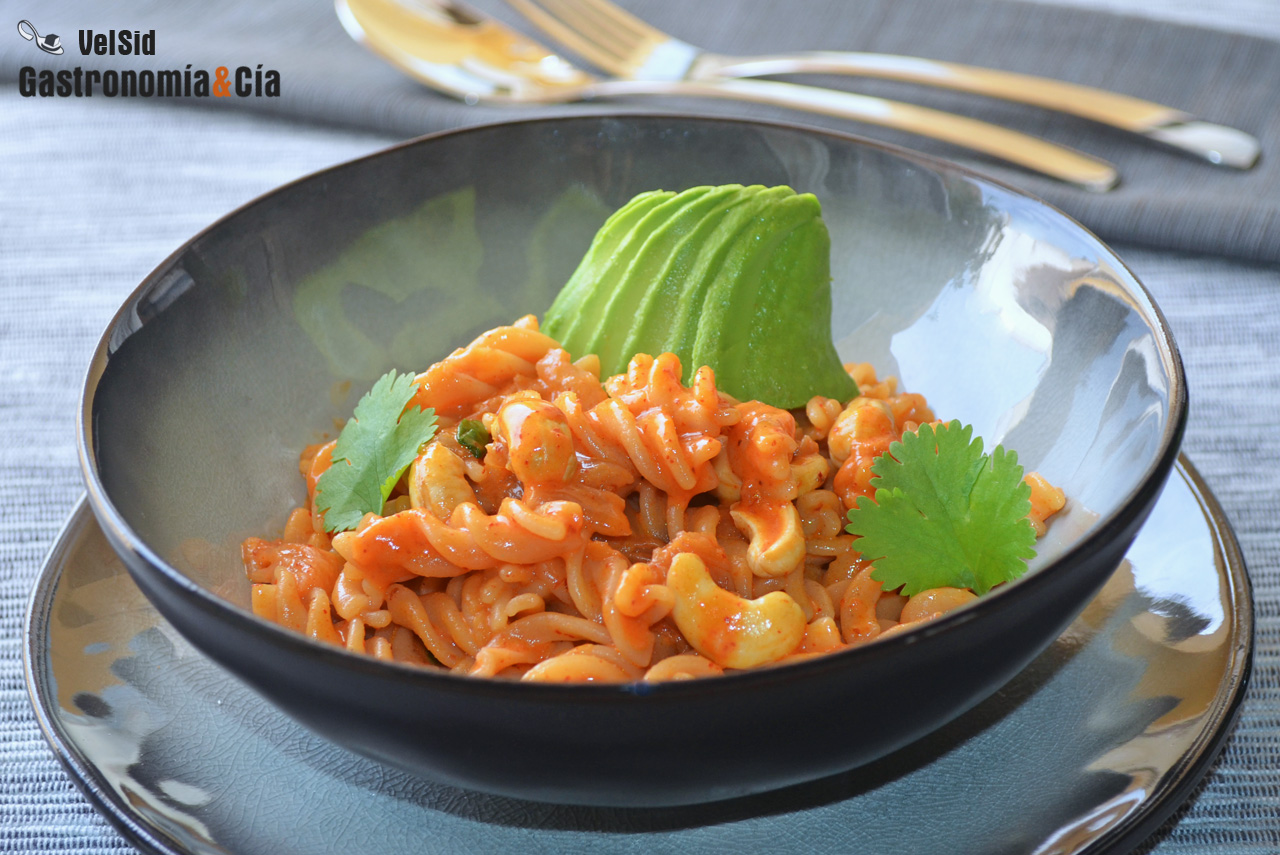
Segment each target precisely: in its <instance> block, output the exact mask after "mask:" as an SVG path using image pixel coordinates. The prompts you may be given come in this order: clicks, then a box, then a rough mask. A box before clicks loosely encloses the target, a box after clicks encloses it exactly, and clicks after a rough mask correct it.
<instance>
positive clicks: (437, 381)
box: [243, 317, 1065, 682]
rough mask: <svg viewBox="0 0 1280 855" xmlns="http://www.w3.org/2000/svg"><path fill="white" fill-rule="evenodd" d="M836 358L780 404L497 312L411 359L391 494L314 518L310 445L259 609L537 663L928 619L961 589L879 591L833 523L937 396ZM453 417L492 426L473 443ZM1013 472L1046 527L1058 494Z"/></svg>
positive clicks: (713, 661) (283, 619)
mask: <svg viewBox="0 0 1280 855" xmlns="http://www.w3.org/2000/svg"><path fill="white" fill-rule="evenodd" d="M846 369H847V370H848V371H849V372H850V374H851V375H852V376H853V378H854V379H855V380H856V381H857V383H858V386H859V389H860V395H859V396H858V397H857V398H854V399H853V400H852V401H844V402H841V401H835V400H833V399H829V398H822V397H815V398H813V399H812V400H810V401H809V403H808V405H807V406H806V407H804V408H803V409H802V410H797V411H795V412H788V411H786V410H780V409H778V408H776V407H771V406H769V405H767V404H763V403H761V402H759V401H746V402H738V401H735V400H733V399H732V398H730V397H728V396H727V395H724V394H723V393H721V392H719V391H718V390H717V389H716V387H715V378H714V376H713V375H712V372H711V370H710V369H708V368H705V367H704V368H701V369H699V370H698V371H697V372H696V374H695V375H694V379H693V382H692V384H691V385H689V386H685V385H684V384H683V383H682V382H681V377H682V366H681V365H680V362H679V360H678V358H677V357H675V356H674V355H673V354H669V353H668V354H661V355H659V356H656V357H652V356H646V355H643V354H640V355H637V356H636V357H635V358H634V359H632V361H631V364H630V366H629V367H628V370H627V372H626V373H625V374H621V375H618V376H616V377H611V378H607V379H604V380H603V381H602V380H601V378H600V376H599V363H598V360H596V359H595V358H594V357H591V356H588V357H584V358H582V359H579V360H577V361H570V359H569V357H568V355H567V354H566V353H565V351H564V350H563V349H561V348H560V347H559V345H558V343H557V342H556V341H555V340H554V339H551V338H549V337H548V336H546V335H545V334H543V333H541V332H539V331H538V327H537V321H536V320H535V319H534V318H532V317H525V318H522V319H521V320H519V321H517V322H516V323H515V324H513V325H511V326H507V327H499V328H498V329H495V330H491V331H489V332H487V333H485V334H484V335H482V336H480V337H479V338H478V339H476V340H475V341H474V342H472V343H471V344H470V345H468V346H467V347H465V348H460V349H459V350H456V351H454V353H452V354H451V355H450V356H448V357H446V358H445V359H443V360H441V361H440V362H438V363H436V364H435V365H433V366H431V367H430V368H429V369H427V371H425V372H424V373H422V374H421V375H419V376H418V377H417V378H416V381H415V382H416V384H417V391H416V393H415V397H414V399H413V401H412V404H416V405H419V406H422V407H433V408H435V410H436V412H437V414H438V415H439V417H440V422H439V425H440V429H439V431H438V433H437V434H436V436H435V437H434V438H433V439H432V441H431V442H430V443H428V444H427V445H426V446H425V447H424V448H423V450H422V451H421V453H420V454H419V456H418V458H417V460H415V462H414V463H413V465H412V466H411V467H410V468H409V470H408V472H407V473H406V474H405V476H404V478H403V479H402V480H401V482H400V484H399V485H398V486H397V487H396V489H395V490H394V491H393V493H392V495H391V498H390V499H389V500H388V502H387V503H386V506H385V507H384V508H383V513H382V514H381V515H376V514H369V515H367V516H366V517H365V519H364V520H362V521H361V523H360V525H359V526H358V527H357V528H356V529H355V530H353V531H349V532H343V533H340V534H337V535H334V536H332V537H330V536H329V535H327V534H325V533H324V528H323V520H322V519H321V518H320V516H319V515H318V513H317V511H316V504H315V492H316V482H317V480H318V479H319V477H320V475H321V474H322V473H323V472H324V471H325V469H326V468H327V467H328V466H329V463H330V453H331V451H332V447H333V444H332V443H328V444H325V445H321V446H310V447H308V448H307V449H305V450H304V451H303V453H302V455H301V459H300V463H299V467H300V470H301V472H302V474H303V476H304V478H305V480H306V485H307V492H308V503H307V506H306V507H303V508H299V509H297V510H295V511H294V512H293V514H292V515H291V516H290V518H289V521H288V523H287V524H286V526H285V529H284V532H283V535H282V537H281V539H279V540H276V541H265V540H262V539H260V538H249V539H248V540H246V541H245V542H244V545H243V557H244V564H245V571H246V573H247V575H248V577H249V580H250V582H251V583H252V584H253V598H252V602H253V608H254V611H255V612H256V613H257V614H259V615H260V616H262V617H264V618H267V619H268V620H272V621H275V622H277V623H280V624H282V625H285V626H288V627H290V628H292V629H294V630H296V631H299V632H303V633H306V634H307V635H309V636H311V637H313V638H315V639H317V640H319V641H323V642H326V643H329V644H334V645H339V646H342V647H345V648H346V649H347V650H349V651H352V652H354V653H359V654H364V655H369V656H374V657H377V658H380V659H384V660H389V661H399V662H404V663H408V664H413V665H417V666H421V667H424V668H436V669H447V670H451V671H454V672H457V673H462V674H470V675H475V676H485V677H500V678H511V679H523V680H530V681H535V680H536V681H550V682H620V681H633V680H649V681H661V680H686V679H694V678H700V677H706V676H714V675H717V674H723V673H725V672H726V671H730V670H735V669H745V668H755V667H761V666H767V665H772V664H777V663H785V662H789V661H797V660H800V659H804V658H807V657H810V656H815V655H822V654H826V653H830V652H833V651H836V650H841V649H844V648H846V647H849V646H852V645H858V644H864V643H867V642H869V641H872V640H874V639H876V638H878V637H881V636H883V635H886V634H892V633H896V632H900V631H903V630H905V629H906V628H908V627H910V626H912V625H915V624H917V623H919V622H921V621H925V620H931V619H933V618H934V617H937V616H938V615H940V614H944V613H945V612H946V611H948V610H950V609H952V608H956V607H958V606H961V605H963V604H964V603H966V602H968V601H969V600H972V599H973V598H974V595H973V593H972V592H970V591H968V590H964V589H956V588H937V589H932V590H929V591H923V592H921V593H919V594H916V595H915V596H913V597H910V598H908V597H903V596H901V595H900V594H898V593H896V592H892V591H888V592H887V591H883V590H881V586H880V583H878V582H876V581H875V580H874V579H872V578H871V568H870V566H869V565H868V564H867V563H866V562H864V561H863V560H862V559H861V558H860V556H859V555H858V553H857V551H856V549H854V540H855V539H854V538H853V536H852V535H849V534H846V533H845V532H844V523H845V513H846V511H847V510H848V509H849V508H850V507H852V506H853V504H854V503H855V502H856V500H857V497H858V496H866V495H870V494H871V493H872V489H871V486H870V481H871V478H872V477H873V475H872V472H871V465H872V463H873V462H874V460H875V459H876V458H877V457H878V456H879V455H881V454H884V453H885V452H887V451H888V448H889V445H890V444H891V443H892V442H894V441H896V440H898V439H900V438H901V436H902V434H903V432H904V431H910V430H914V429H915V428H916V427H918V426H919V425H920V424H923V423H928V422H933V421H935V419H934V415H933V413H932V411H931V410H930V409H929V406H928V404H927V403H926V402H925V400H924V398H922V397H921V396H920V395H915V394H903V393H899V392H898V391H897V384H896V381H895V380H894V379H893V378H885V379H878V378H877V377H876V376H875V373H874V371H873V370H872V369H871V367H870V366H869V365H865V364H859V365H848V366H846ZM462 419H479V420H481V421H483V423H484V425H485V427H486V429H487V430H488V431H489V434H490V437H491V442H490V443H489V445H488V446H487V448H486V449H485V454H484V457H483V459H476V457H475V456H474V455H472V454H471V453H470V452H469V451H467V450H466V449H464V448H462V446H461V445H460V444H459V443H458V440H457V436H456V432H457V425H458V423H459V422H460V421H461V420H462ZM1026 481H1027V483H1028V484H1029V485H1030V486H1031V492H1032V495H1031V506H1032V510H1031V513H1030V514H1029V518H1030V520H1031V522H1032V524H1033V526H1034V527H1035V528H1036V530H1037V534H1043V533H1044V529H1045V525H1046V520H1048V518H1049V517H1051V516H1052V515H1053V514H1054V513H1056V512H1057V511H1059V510H1060V509H1061V508H1062V507H1063V505H1064V503H1065V497H1064V496H1063V494H1062V491H1061V490H1059V489H1057V488H1055V487H1053V486H1052V485H1051V484H1049V483H1048V482H1047V481H1045V480H1044V479H1043V478H1042V477H1041V476H1039V475H1038V474H1036V473H1030V474H1028V475H1027V477H1026Z"/></svg>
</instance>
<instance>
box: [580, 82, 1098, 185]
mask: <svg viewBox="0 0 1280 855" xmlns="http://www.w3.org/2000/svg"><path fill="white" fill-rule="evenodd" d="M559 94H560V95H565V94H567V93H559ZM578 94H579V95H581V96H582V97H589V98H590V97H603V98H612V97H619V96H628V95H688V96H695V97H705V98H729V99H733V100H738V101H750V102H753V103H757V104H772V105H775V106H779V107H789V108H791V109H795V110H805V111H808V112H812V113H821V114H824V115H828V116H836V117H839V118H842V119H853V120H855V121H859V122H866V123H867V124H872V125H880V126H882V127H886V128H895V129H897V130H901V131H908V132H910V133H914V134H918V135H920V136H924V137H932V138H934V139H939V140H943V141H945V142H949V143H953V144H955V145H958V146H962V147H964V148H968V149H972V150H974V151H979V152H982V153H984V154H989V155H992V156H994V157H998V158H1000V159H1002V160H1006V161H1009V162H1010V163H1015V164H1017V165H1019V166H1022V167H1024V168H1026V169H1030V170H1032V171H1035V172H1040V173H1043V174H1045V175H1050V176H1052V177H1054V178H1057V179H1058V180H1060V181H1066V182H1068V183H1070V184H1074V185H1076V186H1079V187H1083V188H1084V189H1086V190H1091V191H1094V192H1099V193H1100V192H1105V191H1107V190H1110V189H1111V188H1112V187H1114V186H1115V185H1116V184H1117V183H1118V182H1119V180H1120V177H1119V175H1118V174H1117V172H1116V170H1115V168H1114V167H1113V166H1112V165H1111V164H1109V163H1107V162H1106V161H1105V160H1099V159H1098V158H1095V157H1090V156H1089V155H1087V154H1082V153H1080V152H1078V151H1074V150H1072V149H1069V148H1065V147H1063V146H1060V145H1056V144H1054V143H1051V142H1049V141H1047V140H1042V139H1039V138H1038V137H1033V136H1029V135H1027V134H1024V133H1020V132H1018V131H1014V130H1011V129H1009V128H1005V127H1001V126H1000V125H993V124H990V123H988V122H982V121H979V120H977V119H970V118H968V117H967V116H959V115H956V114H954V113H944V112H942V111H941V110H933V109H930V108H928V107H920V106H917V105H915V104H904V103H902V102H899V101H890V100H887V99H884V98H873V97H871V96H869V95H857V94H855V93H853V92H844V91H841V90H836V89H823V88H820V87H817V86H801V85H799V84H795V83H779V82H777V81H772V80H714V81H711V80H708V81H700V80H688V79H685V80H671V81H655V80H621V79H613V80H601V81H598V82H595V83H591V84H588V85H587V86H585V87H583V88H582V90H580V92H579V93H578Z"/></svg>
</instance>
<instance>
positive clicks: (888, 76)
mask: <svg viewBox="0 0 1280 855" xmlns="http://www.w3.org/2000/svg"><path fill="white" fill-rule="evenodd" d="M779 74H851V75H857V76H860V77H872V78H880V79H884V80H902V81H907V82H910V83H923V84H925V85H929V86H937V87H940V88H945V89H955V90H958V91H961V92H972V93H975V94H978V95H987V96H990V97H993V98H1003V99H1005V100H1007V101H1018V102H1021V103H1023V104H1032V105H1035V106H1037V107H1045V108H1047V109H1050V110H1057V111H1059V112H1062V113H1070V114H1072V115H1076V116H1082V117H1084V118H1086V119H1092V120H1094V121H1095V122H1101V123H1103V124H1106V125H1111V126H1113V127H1117V128H1122V129H1124V130H1126V131H1131V132H1133V133H1138V134H1142V135H1143V136H1146V137H1149V138H1151V139H1154V140H1158V141H1160V142H1162V143H1165V144H1166V145H1171V146H1174V147H1175V148H1180V149H1182V150H1183V151H1187V152H1190V153H1191V154H1194V155H1196V156H1197V157H1201V158H1204V159H1205V160H1208V161H1209V162H1211V163H1216V164H1220V165H1222V166H1231V167H1235V168H1237V169H1248V168H1250V167H1252V166H1253V165H1254V164H1255V163H1257V161H1258V154H1259V152H1260V150H1261V147H1260V145H1259V143H1258V140H1257V139H1256V138H1254V137H1252V136H1250V135H1249V134H1246V133H1245V132H1243V131H1240V130H1237V129H1236V128H1230V127H1227V126H1225V125H1216V124H1213V123H1211V122H1205V121H1201V120H1199V119H1197V118H1196V117H1195V116H1192V115H1191V114H1189V113H1184V112H1183V111H1181V110H1176V109H1174V108H1173V107H1166V106H1165V105H1163V104H1156V103H1154V102H1152V101H1144V100H1142V99H1141V98H1133V97H1131V96H1129V95H1122V94H1120V93H1118V92H1108V91H1107V90H1105V89H1095V88H1093V87H1091V86H1081V85H1079V84H1075V83H1067V82H1066V81H1062V80H1052V79H1049V78H1046V77H1037V76H1034V75H1030V74H1018V73H1016V72H1012V71H998V70H996V69H991V68H979V67H976V66H971V65H961V64H959V63H954V62H940V61H936V60H931V59H922V58H919V57H911V56H895V55H892V54H881V53H857V52H842V51H801V52H797V53H787V54H773V55H768V56H753V57H749V58H748V57H741V58H739V57H722V56H714V55H709V54H704V55H703V56H701V57H699V59H698V60H696V62H695V65H694V67H693V68H691V69H690V71H689V76H690V77H693V78H711V77H735V78H736V77H769V76H773V75H779Z"/></svg>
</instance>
